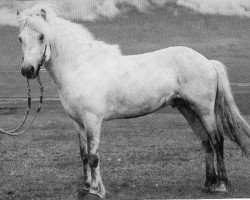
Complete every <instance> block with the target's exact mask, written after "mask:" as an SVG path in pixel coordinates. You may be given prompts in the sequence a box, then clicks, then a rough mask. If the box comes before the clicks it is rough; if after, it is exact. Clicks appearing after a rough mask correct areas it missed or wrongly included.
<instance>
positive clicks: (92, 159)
mask: <svg viewBox="0 0 250 200" xmlns="http://www.w3.org/2000/svg"><path fill="white" fill-rule="evenodd" d="M88 162H89V166H90V167H91V168H97V166H98V164H99V157H98V155H89V159H88Z"/></svg>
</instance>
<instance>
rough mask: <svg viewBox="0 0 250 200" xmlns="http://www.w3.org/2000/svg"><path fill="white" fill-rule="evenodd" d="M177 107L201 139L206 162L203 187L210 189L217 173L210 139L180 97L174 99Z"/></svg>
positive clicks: (214, 182) (198, 120) (196, 116)
mask: <svg viewBox="0 0 250 200" xmlns="http://www.w3.org/2000/svg"><path fill="white" fill-rule="evenodd" d="M175 103H176V107H177V109H178V110H179V111H180V112H181V113H182V115H183V116H184V117H185V118H186V120H187V121H188V123H189V125H190V126H191V128H192V130H193V131H194V133H195V134H196V135H197V137H198V138H199V139H200V140H201V144H202V147H203V148H204V151H205V162H206V182H205V187H206V188H208V189H209V190H210V188H213V187H214V185H215V184H216V181H217V175H216V171H215V166H214V150H213V148H212V144H211V141H210V136H209V134H208V133H207V131H206V130H205V129H204V127H203V124H202V123H201V120H200V118H199V116H198V115H197V114H196V113H195V112H194V111H193V110H192V109H191V108H190V106H189V105H188V103H187V102H185V101H184V100H182V99H176V100H175Z"/></svg>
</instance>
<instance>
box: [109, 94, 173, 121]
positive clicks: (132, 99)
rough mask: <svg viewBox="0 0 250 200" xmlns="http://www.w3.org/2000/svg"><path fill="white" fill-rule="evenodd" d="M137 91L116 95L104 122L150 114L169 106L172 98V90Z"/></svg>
mask: <svg viewBox="0 0 250 200" xmlns="http://www.w3.org/2000/svg"><path fill="white" fill-rule="evenodd" d="M160 91H161V92H159V91H151V92H150V90H149V91H148V92H146V91H141V92H140V91H139V92H134V93H131V92H128V93H126V92H124V91H123V92H122V93H123V95H118V96H117V98H116V100H115V101H114V102H113V105H112V106H111V107H112V108H113V109H111V110H110V112H109V114H108V115H107V117H106V120H111V119H124V118H135V117H139V116H143V115H147V114H150V113H152V112H154V111H156V110H158V109H160V108H162V107H164V106H167V105H169V104H171V100H172V99H173V97H174V90H169V91H166V90H165V91H163V90H160Z"/></svg>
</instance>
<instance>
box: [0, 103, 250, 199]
mask: <svg viewBox="0 0 250 200" xmlns="http://www.w3.org/2000/svg"><path fill="white" fill-rule="evenodd" d="M15 112H18V113H21V112H19V111H18V110H15V109H10V110H9V109H7V108H6V109H5V110H4V109H2V110H1V113H2V114H4V116H5V118H6V119H8V118H10V119H12V122H13V121H14V120H13V116H16V118H15V119H18V120H19V119H20V118H19V117H21V115H15ZM246 117H247V119H248V122H250V116H246ZM12 122H9V123H10V124H12ZM247 144H248V146H250V141H249V140H247ZM225 149H226V150H225V154H226V159H225V160H226V168H227V173H228V175H229V178H230V180H231V182H232V190H231V191H230V192H229V193H228V194H209V193H207V192H206V191H205V190H204V187H203V184H204V181H205V162H204V159H205V158H204V152H203V150H202V148H201V146H200V143H199V141H198V140H197V139H196V137H195V135H194V134H193V133H192V131H191V130H190V128H189V127H188V124H187V123H186V121H185V119H184V118H183V117H182V116H181V115H179V114H178V113H167V114H166V113H156V114H151V115H148V116H145V117H140V118H136V119H127V120H116V121H111V122H105V123H104V124H103V128H102V136H101V148H100V152H101V169H102V176H103V181H104V184H105V186H106V188H107V191H108V199H163V198H165V199H169V198H236V197H250V191H249V188H250V182H249V179H250V171H249V165H250V160H249V159H248V158H246V157H243V156H242V153H241V151H240V150H239V149H238V147H236V146H235V145H234V144H232V143H231V142H229V141H228V140H227V141H226V148H225ZM0 154H1V158H0V163H1V164H0V169H1V170H0V173H1V178H0V197H1V198H0V199H5V200H8V199H18V200H19V199H20V200H21V199H22V200H27V199H97V198H95V197H91V196H87V197H84V195H83V192H82V190H81V186H82V176H83V170H82V162H81V158H80V154H79V145H78V138H77V134H76V132H75V129H74V126H73V123H72V121H71V120H70V119H69V118H68V117H67V116H66V114H65V113H64V111H63V109H62V107H61V105H60V104H59V102H57V101H48V102H46V104H45V106H44V108H43V111H42V113H41V114H40V115H39V118H38V119H37V120H36V122H35V124H34V125H33V126H32V128H31V129H30V130H29V131H28V132H27V133H25V134H23V135H22V136H18V137H9V136H1V141H0Z"/></svg>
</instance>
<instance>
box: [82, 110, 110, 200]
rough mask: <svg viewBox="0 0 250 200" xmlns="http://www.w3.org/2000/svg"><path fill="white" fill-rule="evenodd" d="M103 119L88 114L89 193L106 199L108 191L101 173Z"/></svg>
mask: <svg viewBox="0 0 250 200" xmlns="http://www.w3.org/2000/svg"><path fill="white" fill-rule="evenodd" d="M101 124H102V118H100V117H98V116H96V115H95V114H88V115H87V120H86V128H87V145H88V164H89V166H90V169H91V177H92V180H91V185H90V191H89V193H91V194H94V195H97V196H99V197H101V198H104V197H105V194H106V191H105V188H104V185H103V183H102V178H101V173H100V157H99V144H100V132H101Z"/></svg>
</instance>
